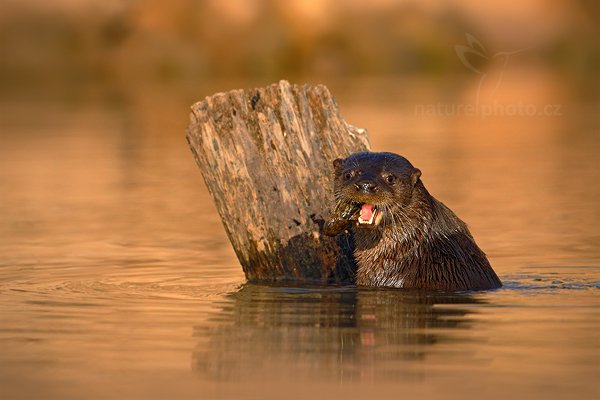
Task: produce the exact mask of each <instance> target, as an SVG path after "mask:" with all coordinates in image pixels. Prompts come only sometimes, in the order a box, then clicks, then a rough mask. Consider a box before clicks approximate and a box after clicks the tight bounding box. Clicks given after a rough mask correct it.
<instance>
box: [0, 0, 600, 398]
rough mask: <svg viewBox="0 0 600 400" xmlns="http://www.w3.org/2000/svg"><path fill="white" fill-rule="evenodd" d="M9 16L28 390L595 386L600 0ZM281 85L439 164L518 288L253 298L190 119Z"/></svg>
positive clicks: (426, 172)
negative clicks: (313, 92) (313, 96)
mask: <svg viewBox="0 0 600 400" xmlns="http://www.w3.org/2000/svg"><path fill="white" fill-rule="evenodd" d="M0 10H1V11H0V267H1V268H0V344H2V345H3V347H2V362H1V363H0V386H1V387H2V393H3V395H6V396H7V398H35V397H39V394H40V393H44V398H57V399H66V398H123V397H126V398H137V397H139V398H144V399H148V398H165V397H167V396H172V395H173V393H178V395H179V394H187V395H188V396H187V397H189V398H197V397H198V396H197V393H206V390H207V387H213V386H211V385H212V383H214V381H215V380H219V379H221V380H225V381H226V382H225V383H231V381H233V380H236V379H247V380H248V381H249V382H251V384H252V385H255V386H252V387H253V389H252V390H254V391H252V390H250V391H248V390H246V387H241V388H238V389H239V393H238V394H241V395H245V396H246V397H247V395H248V393H250V394H252V393H261V391H263V392H264V390H265V388H264V387H262V382H266V381H268V380H269V379H271V378H272V377H274V376H279V377H283V378H282V382H283V384H285V385H288V384H289V383H290V382H296V383H295V384H296V387H297V388H298V389H299V390H300V389H305V386H306V385H305V382H307V381H308V382H310V383H314V380H317V379H319V378H321V379H329V378H328V377H334V378H331V379H332V380H331V381H327V382H326V384H332V385H331V386H329V387H328V389H329V391H330V392H332V393H338V394H339V389H340V386H339V385H337V383H338V382H342V381H343V382H346V381H353V382H355V381H358V382H367V381H368V382H373V381H376V380H377V379H382V380H385V379H386V377H388V378H390V380H389V381H387V383H388V384H389V385H388V386H387V388H388V389H389V392H390V393H391V394H393V396H394V397H397V393H398V392H399V391H400V392H402V393H414V394H415V397H416V396H417V395H418V396H419V397H420V398H430V397H435V396H433V394H436V393H437V394H443V395H446V394H450V393H451V392H453V393H455V394H456V396H455V398H465V397H468V396H469V395H470V394H472V393H486V397H487V398H503V399H504V398H508V397H511V398H516V396H518V395H523V396H527V395H530V396H534V397H539V396H544V398H547V399H549V398H560V397H561V396H562V398H572V397H573V396H575V397H582V398H591V397H594V395H595V394H597V393H598V385H597V383H596V382H597V379H596V378H597V376H598V349H599V348H600V347H599V346H598V336H597V332H598V329H599V326H600V319H599V318H598V315H600V314H598V309H599V306H598V304H599V302H598V295H597V293H598V287H600V284H599V283H598V282H600V272H599V271H600V269H599V268H598V265H600V248H599V247H598V243H600V202H598V198H600V185H599V184H598V182H600V157H598V154H599V153H600V78H599V77H600V73H599V72H600V46H599V43H600V2H598V1H596V0H503V1H498V2H491V1H487V2H485V1H480V0H450V1H433V0H395V1H394V0H372V1H369V2H366V1H358V0H347V1H333V0H319V1H317V0H315V1H309V0H286V1H284V0H281V1H278V0H226V1H217V0H205V1H193V0H170V1H159V0H145V1H140V0H104V1H94V0H54V1H41V0H3V1H2V5H1V6H0ZM280 79H287V80H289V81H290V82H292V83H298V84H301V83H313V84H314V83H322V84H325V85H327V87H328V88H329V89H330V91H331V92H332V94H333V95H334V97H335V98H336V99H337V102H338V104H339V106H340V112H341V115H342V116H343V117H344V118H345V119H346V121H348V122H349V123H351V124H353V125H355V126H357V127H361V128H366V129H367V130H368V132H369V136H370V140H371V144H372V148H373V149H374V150H377V151H383V150H385V151H392V152H397V153H400V154H402V155H404V156H406V157H407V158H408V159H409V160H411V162H412V163H413V164H414V165H415V166H417V167H419V168H420V169H421V170H422V171H423V177H422V179H423V181H424V183H425V185H426V186H427V188H428V189H429V191H430V192H431V193H432V194H433V195H434V196H435V197H436V198H438V199H440V200H442V201H443V202H444V203H445V204H447V205H448V206H449V207H450V208H451V209H453V210H454V211H455V212H456V213H457V214H458V215H459V216H460V217H461V218H462V219H464V220H465V221H466V222H467V223H468V224H469V227H470V229H471V231H472V233H473V235H474V237H475V238H476V239H477V242H478V244H479V245H480V247H482V249H484V251H485V252H486V253H487V255H488V257H489V258H490V261H491V263H492V265H493V267H494V269H495V270H496V272H497V273H498V275H499V276H500V278H501V279H502V280H503V281H504V283H505V288H504V289H502V290H499V291H496V292H490V293H478V294H474V295H472V296H471V295H469V296H458V298H457V299H455V298H451V299H446V298H444V299H436V298H433V297H431V298H429V297H427V296H425V298H424V299H421V298H420V297H419V298H416V299H413V298H411V296H408V297H406V296H404V295H403V294H402V293H401V292H394V291H374V292H369V291H361V290H355V289H348V290H349V293H346V292H344V291H342V292H339V293H337V292H325V293H320V292H314V293H313V292H310V291H309V292H305V293H303V292H298V291H294V290H291V291H290V292H286V291H285V290H284V291H281V290H280V289H277V288H275V289H268V288H264V287H260V286H256V285H246V286H245V287H244V288H242V289H241V290H239V288H240V286H241V285H243V283H244V281H245V280H244V275H243V273H242V271H241V267H240V265H239V263H238V262H237V259H236V257H235V254H234V252H233V250H232V249H231V246H230V244H229V241H228V239H227V237H226V234H225V231H224V229H223V228H222V227H221V223H220V218H219V216H218V215H217V213H216V212H215V208H214V205H213V203H212V200H211V198H210V196H209V194H208V193H207V191H206V189H205V187H204V185H203V182H202V178H201V175H200V172H199V171H198V168H197V167H196V165H195V164H194V160H193V157H192V154H191V152H190V151H189V149H188V147H187V144H186V141H185V129H186V126H187V124H188V118H189V107H190V105H191V104H193V103H194V102H196V101H199V100H202V99H203V98H204V97H206V96H209V95H211V94H213V93H215V92H219V91H227V90H231V89H236V88H252V87H259V86H265V85H268V84H270V83H274V82H277V81H279V80H280ZM484 111H485V112H484ZM298 293H300V294H298ZM455 303H456V304H458V305H456V306H453V304H455ZM444 307H445V308H444ZM357 321H358V322H357ZM258 359H260V360H263V359H264V360H270V361H265V363H263V364H260V363H257V360H258ZM298 360H304V361H303V362H298ZM398 371H404V372H398ZM197 377H200V378H201V379H197ZM307 377H308V378H307ZM305 378H306V379H305ZM201 380H202V382H204V381H206V382H210V385H209V384H206V382H204V383H202V382H201ZM256 382H258V383H259V384H258V385H256V384H255V383H256ZM467 383H468V384H467ZM207 385H208V386H207ZM216 386H218V388H217V389H214V387H213V389H214V390H215V391H214V392H211V393H213V394H214V396H213V397H215V398H217V397H222V396H221V395H222V394H223V393H222V392H219V391H220V390H223V389H222V388H221V386H220V385H216ZM90 387H92V388H95V389H94V392H93V393H90V392H89V388H90ZM228 387H229V386H228ZM377 387H378V388H381V386H380V385H379V384H377ZM313 388H314V389H315V392H318V393H319V394H320V395H321V394H322V391H321V390H320V388H319V387H313ZM399 388H401V390H398V389H399ZM449 389H452V390H449ZM174 390H177V391H176V392H173V391H174ZM361 390H362V393H364V394H365V396H367V394H368V395H369V396H371V395H372V393H374V392H373V390H371V388H366V389H365V388H362V389H361ZM428 390H430V391H429V392H428ZM424 391H425V392H424ZM469 391H471V392H472V393H469ZM345 392H346V393H348V395H349V396H352V395H354V396H355V397H356V396H357V394H356V393H357V392H355V388H353V387H350V388H348V387H346V388H345ZM294 393H295V392H294ZM294 393H291V394H294ZM298 393H300V391H298V392H297V395H298V396H299V397H301V398H302V396H300V395H299V394H298ZM124 394H125V395H124ZM167 394H168V395H167ZM428 394H429V396H428ZM241 395H240V396H237V395H235V394H234V395H233V396H232V398H241V397H243V396H241ZM488 395H490V396H491V397H490V396H488ZM286 396H287V393H286ZM184 397H186V396H183V397H181V398H184ZM257 397H260V398H268V397H269V396H266V397H265V396H262V395H257ZM270 397H273V398H281V397H282V396H281V394H280V393H279V391H277V390H275V391H273V392H272V393H270ZM292 397H293V396H292ZM306 397H308V396H304V398H306ZM390 397H391V396H390ZM438 397H439V396H438ZM446 397H447V396H446ZM346 398H350V397H346ZM365 398H366V397H365Z"/></svg>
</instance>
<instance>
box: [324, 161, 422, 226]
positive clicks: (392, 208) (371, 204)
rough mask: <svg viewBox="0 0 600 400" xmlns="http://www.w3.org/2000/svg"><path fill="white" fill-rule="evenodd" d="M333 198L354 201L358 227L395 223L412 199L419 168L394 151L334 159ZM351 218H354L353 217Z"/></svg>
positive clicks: (419, 174) (348, 201)
mask: <svg viewBox="0 0 600 400" xmlns="http://www.w3.org/2000/svg"><path fill="white" fill-rule="evenodd" d="M333 168H334V171H335V180H334V191H335V198H336V201H337V202H338V203H339V202H345V203H353V204H356V205H357V208H358V207H360V208H359V209H358V211H357V213H356V214H357V215H356V216H355V217H357V219H358V226H359V227H375V226H378V225H380V224H381V223H382V222H384V223H385V224H392V223H394V222H395V221H394V219H395V216H397V215H402V214H403V210H402V209H403V208H405V207H406V206H408V205H409V204H410V202H411V199H412V196H413V191H414V188H415V186H416V185H417V183H418V182H419V177H420V176H421V171H419V170H418V169H417V168H415V167H413V166H412V164H411V163H410V162H409V161H408V160H407V159H406V158H404V157H402V156H399V155H397V154H393V153H371V152H361V153H354V154H351V155H350V156H348V157H347V158H345V159H341V158H340V159H337V160H335V161H333ZM352 219H354V218H352Z"/></svg>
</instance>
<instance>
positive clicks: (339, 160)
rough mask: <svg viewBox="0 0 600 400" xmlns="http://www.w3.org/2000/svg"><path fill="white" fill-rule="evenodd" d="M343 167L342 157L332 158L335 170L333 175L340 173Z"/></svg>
mask: <svg viewBox="0 0 600 400" xmlns="http://www.w3.org/2000/svg"><path fill="white" fill-rule="evenodd" d="M343 169H344V159H343V158H336V159H335V160H333V171H334V172H335V175H340V174H341V173H342V170H343Z"/></svg>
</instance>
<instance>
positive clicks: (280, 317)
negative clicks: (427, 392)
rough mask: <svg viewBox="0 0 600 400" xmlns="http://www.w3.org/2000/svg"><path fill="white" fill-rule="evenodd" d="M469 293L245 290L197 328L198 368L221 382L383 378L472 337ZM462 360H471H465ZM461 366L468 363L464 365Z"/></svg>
mask: <svg viewBox="0 0 600 400" xmlns="http://www.w3.org/2000/svg"><path fill="white" fill-rule="evenodd" d="M481 302H482V300H481V299H480V298H478V297H476V296H475V295H471V294H456V293H432V292H416V291H403V290H389V289H385V290H382V289H357V288H354V287H339V288H306V287H303V288H293V287H270V286H259V285H253V284H246V285H244V286H243V287H242V288H241V289H240V290H238V291H236V292H234V293H231V294H229V295H227V297H226V299H225V300H224V301H223V302H222V303H219V304H217V307H219V309H220V312H219V313H218V317H217V318H213V319H211V320H209V321H207V322H206V323H205V324H203V325H200V326H196V327H195V329H194V334H195V336H196V337H198V340H199V342H198V345H197V347H196V349H195V351H194V353H193V361H192V364H193V368H194V370H195V371H196V372H197V373H199V374H200V375H201V376H202V377H203V378H207V379H211V380H217V381H244V380H252V381H256V380H258V381H260V380H261V379H268V380H271V381H272V380H287V379H311V380H312V379H331V378H334V379H338V380H340V381H352V380H379V379H392V378H393V379H411V378H413V379H414V378H417V379H418V377H419V374H420V372H419V370H418V369H415V368H413V367H414V364H415V362H417V363H418V362H420V361H421V360H424V359H426V358H427V357H428V355H429V354H430V353H432V352H434V351H435V349H436V347H437V348H439V345H440V344H442V343H444V342H450V341H451V342H452V343H454V344H456V342H457V341H461V340H465V341H468V340H472V338H470V337H469V335H468V333H469V328H470V322H469V321H470V320H469V319H468V318H467V316H468V315H469V314H471V313H473V312H474V311H473V307H469V305H472V304H474V303H481ZM461 357H463V358H464V357H469V355H468V354H466V355H465V354H461ZM463 361H464V360H463Z"/></svg>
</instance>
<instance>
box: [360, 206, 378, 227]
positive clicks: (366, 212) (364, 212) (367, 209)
mask: <svg viewBox="0 0 600 400" xmlns="http://www.w3.org/2000/svg"><path fill="white" fill-rule="evenodd" d="M377 214H379V213H378V211H377V209H376V208H375V206H373V205H371V204H363V206H362V209H361V212H360V216H359V217H358V223H359V224H364V225H372V224H373V223H374V222H375V219H376V216H377ZM363 216H365V217H368V218H369V219H364V218H363Z"/></svg>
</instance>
